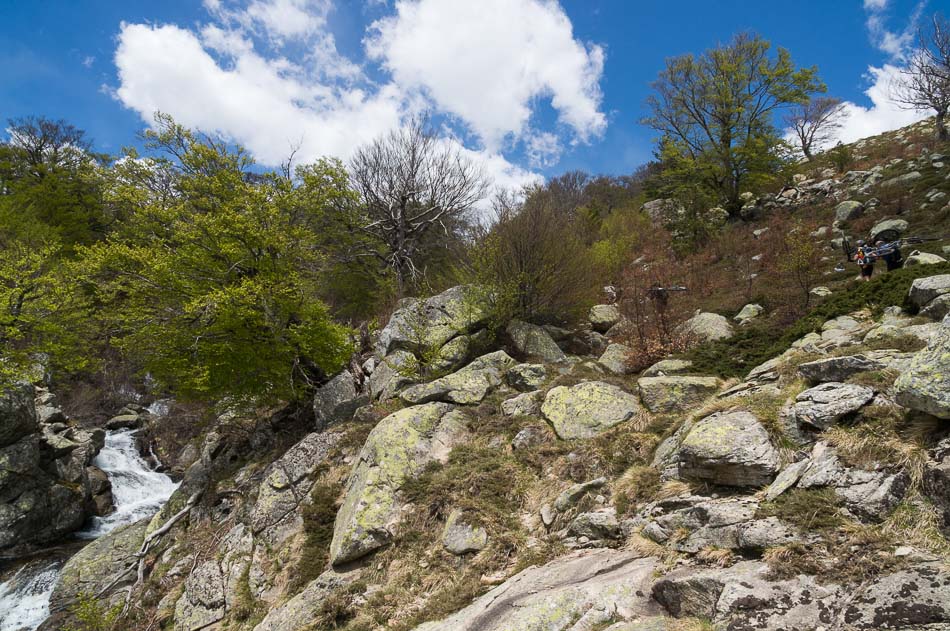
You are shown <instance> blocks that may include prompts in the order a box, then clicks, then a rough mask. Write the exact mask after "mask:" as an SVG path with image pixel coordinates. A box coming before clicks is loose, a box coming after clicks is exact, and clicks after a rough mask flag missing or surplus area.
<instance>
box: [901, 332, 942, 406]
mask: <svg viewBox="0 0 950 631" xmlns="http://www.w3.org/2000/svg"><path fill="white" fill-rule="evenodd" d="M894 392H895V398H896V400H897V402H898V403H900V404H901V405H903V406H904V407H908V408H911V409H914V410H919V411H921V412H926V413H927V414H932V415H933V416H936V417H938V418H943V419H950V316H947V317H945V318H944V320H943V322H942V324H941V328H940V331H939V332H938V333H937V334H936V335H934V337H933V338H932V339H931V340H930V343H929V344H928V345H927V348H925V349H924V350H922V351H919V352H918V353H917V354H916V355H914V358H913V360H911V363H910V368H909V369H908V370H907V371H905V372H903V373H901V375H900V376H899V377H898V378H897V381H895V382H894Z"/></svg>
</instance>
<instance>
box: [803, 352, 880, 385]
mask: <svg viewBox="0 0 950 631" xmlns="http://www.w3.org/2000/svg"><path fill="white" fill-rule="evenodd" d="M884 368H886V366H885V365H884V364H883V363H881V362H879V361H876V360H873V359H869V358H868V357H866V356H864V355H847V356H844V357H828V358H823V359H818V360H815V361H811V362H805V363H804V364H801V365H799V367H798V374H800V375H801V376H802V377H804V378H805V379H807V380H808V381H811V382H815V383H820V382H823V381H846V380H848V379H849V378H851V377H853V376H854V375H857V374H860V373H862V372H871V371H874V370H883V369H884Z"/></svg>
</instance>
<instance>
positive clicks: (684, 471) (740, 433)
mask: <svg viewBox="0 0 950 631" xmlns="http://www.w3.org/2000/svg"><path fill="white" fill-rule="evenodd" d="M678 460H679V473H680V475H682V476H684V477H688V478H698V479H702V480H708V481H709V482H712V483H713V484H721V485H724V486H740V487H741V486H763V485H765V484H769V483H770V482H771V481H772V479H773V478H774V477H775V474H776V473H778V470H779V456H778V451H777V450H776V449H775V447H774V446H772V442H771V440H769V435H768V432H766V431H765V428H764V427H762V424H761V423H759V420H758V419H757V418H756V417H755V415H753V414H752V413H751V412H748V411H746V410H730V411H726V412H718V413H716V414H713V415H712V416H707V417H706V418H704V419H702V420H700V421H699V422H697V423H696V424H695V425H693V427H692V428H691V429H690V430H689V432H688V433H687V434H686V436H685V438H684V439H683V442H682V443H681V444H680V446H679V448H678Z"/></svg>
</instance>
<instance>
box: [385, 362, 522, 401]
mask: <svg viewBox="0 0 950 631" xmlns="http://www.w3.org/2000/svg"><path fill="white" fill-rule="evenodd" d="M514 363H515V360H514V359H512V358H511V357H510V356H509V355H508V354H507V353H505V352H504V351H496V352H494V353H489V354H488V355H483V356H482V357H479V358H478V359H476V360H475V361H473V362H472V363H471V364H469V365H468V366H466V367H465V368H462V369H461V370H458V371H456V372H454V373H452V374H450V375H446V376H445V377H440V378H439V379H436V380H434V381H430V382H428V383H421V384H419V385H416V386H412V387H409V388H407V389H405V390H403V391H402V393H401V394H400V395H399V396H400V398H401V399H402V400H404V401H406V402H408V403H412V404H419V403H428V402H430V401H443V402H447V403H458V404H461V405H472V404H475V403H479V402H480V401H481V400H482V399H484V398H485V395H487V394H488V393H489V392H491V391H492V390H493V389H495V388H497V387H498V386H500V385H501V384H502V383H503V379H504V375H505V372H506V371H507V370H508V369H509V368H510V367H511V366H513V365H514Z"/></svg>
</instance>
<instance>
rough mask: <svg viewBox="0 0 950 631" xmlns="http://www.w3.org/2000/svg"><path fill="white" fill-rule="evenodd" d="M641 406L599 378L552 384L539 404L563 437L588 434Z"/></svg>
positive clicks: (571, 437)
mask: <svg viewBox="0 0 950 631" xmlns="http://www.w3.org/2000/svg"><path fill="white" fill-rule="evenodd" d="M640 410H641V408H640V402H639V400H638V399H637V397H635V396H634V395H632V394H630V393H628V392H624V391H623V390H621V389H620V388H618V387H617V386H613V385H610V384H606V383H603V382H601V381H588V382H586V383H581V384H578V385H576V386H571V387H567V386H557V387H556V388H552V389H551V390H550V391H548V393H547V396H546V397H545V399H544V404H543V405H542V406H541V413H542V414H543V415H544V417H545V418H546V419H547V420H548V421H549V422H550V423H551V425H553V426H554V431H555V432H557V435H558V436H559V437H560V438H562V439H573V438H591V437H593V436H596V435H598V434H600V433H602V432H604V431H606V430H608V429H610V428H611V427H613V426H615V425H618V424H620V423H623V422H624V421H627V420H629V419H631V418H633V417H634V416H635V415H636V414H638V413H639V412H640Z"/></svg>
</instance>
